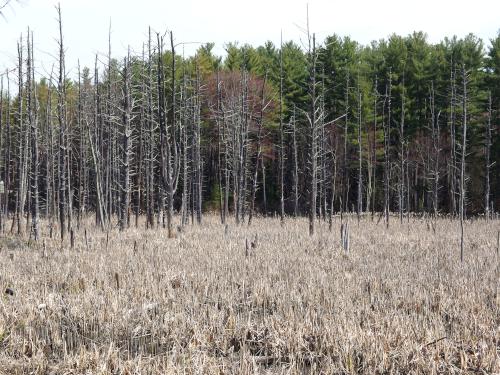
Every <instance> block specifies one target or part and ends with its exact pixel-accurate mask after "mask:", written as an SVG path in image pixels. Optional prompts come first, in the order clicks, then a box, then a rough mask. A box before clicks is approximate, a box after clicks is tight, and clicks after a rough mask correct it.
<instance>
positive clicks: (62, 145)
mask: <svg viewBox="0 0 500 375" xmlns="http://www.w3.org/2000/svg"><path fill="white" fill-rule="evenodd" d="M57 13H58V24H59V41H58V43H59V80H58V86H57V94H58V95H57V97H58V98H57V99H58V100H57V119H58V122H59V141H58V146H59V225H60V228H59V230H60V233H61V241H64V235H65V233H66V225H65V224H66V211H67V203H66V192H67V190H66V183H67V178H66V177H67V166H66V163H67V157H66V156H67V148H66V146H67V145H66V125H67V124H66V83H65V82H64V81H65V75H66V72H65V67H64V44H63V34H62V18H61V7H60V6H57Z"/></svg>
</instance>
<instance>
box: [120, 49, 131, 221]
mask: <svg viewBox="0 0 500 375" xmlns="http://www.w3.org/2000/svg"><path fill="white" fill-rule="evenodd" d="M130 70H131V69H130V54H129V55H128V56H127V57H126V58H125V59H124V62H123V72H122V79H123V86H122V91H123V99H122V128H123V133H122V155H123V161H122V181H121V193H122V199H121V205H122V207H121V212H120V217H119V224H120V230H124V229H125V228H127V227H128V226H129V207H130V158H131V153H132V146H131V137H132V128H131V122H132V107H133V103H132V95H131V71H130Z"/></svg>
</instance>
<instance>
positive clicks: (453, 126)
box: [448, 60, 457, 216]
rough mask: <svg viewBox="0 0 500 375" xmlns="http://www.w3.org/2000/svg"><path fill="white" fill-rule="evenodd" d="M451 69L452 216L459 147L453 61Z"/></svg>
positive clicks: (450, 169)
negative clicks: (457, 142)
mask: <svg viewBox="0 0 500 375" xmlns="http://www.w3.org/2000/svg"><path fill="white" fill-rule="evenodd" d="M450 65H451V68H450V114H449V124H450V162H449V166H448V170H449V173H448V175H449V196H450V198H449V199H450V212H451V214H452V215H454V216H455V215H456V214H457V203H456V194H457V187H456V184H457V177H456V170H457V160H456V157H457V146H456V111H455V107H456V101H457V100H456V79H455V76H456V71H455V68H454V65H453V60H452V61H451V64H450Z"/></svg>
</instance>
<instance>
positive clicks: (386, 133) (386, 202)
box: [384, 70, 392, 228]
mask: <svg viewBox="0 0 500 375" xmlns="http://www.w3.org/2000/svg"><path fill="white" fill-rule="evenodd" d="M391 90H392V73H391V71H390V70H389V83H388V85H387V86H386V89H385V98H384V108H385V101H387V104H388V105H387V123H386V122H385V121H384V164H385V165H384V215H385V225H386V227H387V228H389V193H390V192H389V179H390V150H389V147H390V133H391Z"/></svg>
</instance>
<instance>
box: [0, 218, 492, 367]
mask: <svg viewBox="0 0 500 375" xmlns="http://www.w3.org/2000/svg"><path fill="white" fill-rule="evenodd" d="M349 220H350V224H349V225H350V242H351V244H350V252H349V253H348V254H346V253H344V251H343V250H342V249H341V241H340V222H339V221H338V218H337V219H336V221H335V222H334V226H333V231H332V232H330V231H328V224H327V223H323V224H320V225H319V228H318V231H317V232H318V233H317V234H316V235H315V236H314V237H313V238H310V237H309V235H308V232H307V221H306V220H305V219H287V220H286V224H285V226H284V227H281V226H280V224H279V220H277V219H273V218H256V219H255V221H254V222H253V224H252V226H251V227H248V226H246V225H243V226H240V227H237V226H235V225H234V224H233V223H230V224H229V226H228V228H227V229H226V228H224V226H222V225H220V223H219V221H218V217H217V216H207V217H205V218H204V224H203V226H197V225H194V226H188V227H186V228H185V230H184V231H183V232H182V233H178V235H177V238H175V239H168V238H167V233H166V231H165V230H164V229H154V230H144V229H135V228H131V229H129V230H127V231H125V232H119V231H118V230H117V229H113V230H111V231H110V232H109V234H106V233H103V232H101V231H100V230H98V229H96V228H95V227H94V226H92V222H93V221H92V219H90V218H89V219H88V221H87V222H86V223H85V224H82V226H81V228H80V229H79V230H77V231H76V232H75V247H74V249H70V248H69V244H68V245H66V244H65V245H64V246H63V247H62V248H61V244H60V242H59V241H58V240H56V239H50V238H48V236H47V228H46V227H44V228H43V235H42V240H41V241H40V242H39V243H38V244H36V245H35V244H29V243H28V242H27V241H26V240H24V239H20V238H6V237H5V235H4V237H3V238H2V239H1V240H0V246H1V251H0V287H1V288H2V289H1V292H2V293H3V294H2V297H1V302H0V309H1V312H0V348H1V353H0V373H3V374H264V373H269V374H319V373H322V374H354V373H363V374H377V373H378V374H382V373H383V374H386V373H387V374H389V373H405V374H406V373H415V374H416V373H419V374H420V373H439V372H444V373H484V374H492V373H499V372H500V313H499V312H500V296H499V279H498V277H499V257H498V254H497V243H496V238H497V231H498V230H499V229H500V222H499V221H490V222H486V221H479V220H478V221H474V222H468V223H467V224H466V229H465V230H466V252H465V260H464V262H463V263H461V262H460V260H459V238H458V233H459V230H458V223H457V222H453V221H450V220H448V219H439V220H438V221H437V223H436V227H435V233H434V231H433V230H432V227H430V226H429V224H428V222H426V221H424V220H420V219H412V220H411V221H410V223H409V225H408V224H406V223H405V224H404V225H402V226H401V225H400V224H399V223H398V222H397V221H396V220H393V221H392V223H391V226H390V228H389V229H388V230H386V229H385V226H384V225H383V224H382V223H380V224H379V225H377V223H376V222H372V221H371V220H370V218H363V219H362V221H361V223H360V224H359V226H358V224H357V222H356V220H355V219H354V218H353V217H351V218H350V219H349ZM85 230H86V231H87V240H86V239H85V235H84V233H85ZM256 234H258V241H257V243H256V244H255V245H256V246H255V247H253V246H252V242H254V239H255V235H256ZM246 240H248V243H249V245H250V246H249V251H248V255H246V252H247V251H246V245H245V243H246ZM12 244H13V245H12ZM7 288H9V289H10V290H11V292H12V293H13V295H10V294H7V293H4V291H7Z"/></svg>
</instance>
